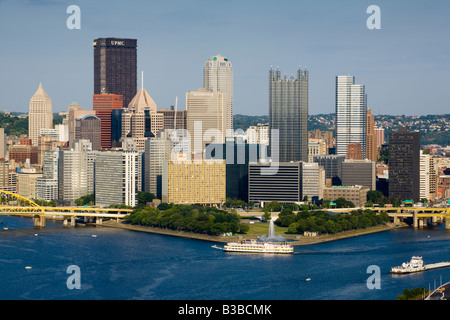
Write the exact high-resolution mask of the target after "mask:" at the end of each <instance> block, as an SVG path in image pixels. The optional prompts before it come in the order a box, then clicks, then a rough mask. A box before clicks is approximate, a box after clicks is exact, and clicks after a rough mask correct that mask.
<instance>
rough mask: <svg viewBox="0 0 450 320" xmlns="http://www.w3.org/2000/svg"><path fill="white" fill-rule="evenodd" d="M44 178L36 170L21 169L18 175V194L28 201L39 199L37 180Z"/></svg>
mask: <svg viewBox="0 0 450 320" xmlns="http://www.w3.org/2000/svg"><path fill="white" fill-rule="evenodd" d="M39 178H42V173H37V172H36V170H30V169H21V170H20V172H19V173H17V194H19V195H21V196H22V197H25V198H27V199H36V198H37V186H36V182H37V179H39Z"/></svg>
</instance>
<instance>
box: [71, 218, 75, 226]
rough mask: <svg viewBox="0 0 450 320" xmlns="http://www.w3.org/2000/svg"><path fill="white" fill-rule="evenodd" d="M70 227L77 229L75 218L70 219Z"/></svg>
mask: <svg viewBox="0 0 450 320" xmlns="http://www.w3.org/2000/svg"><path fill="white" fill-rule="evenodd" d="M70 226H71V227H75V216H71V217H70Z"/></svg>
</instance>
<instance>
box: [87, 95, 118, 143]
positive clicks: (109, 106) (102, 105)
mask: <svg viewBox="0 0 450 320" xmlns="http://www.w3.org/2000/svg"><path fill="white" fill-rule="evenodd" d="M122 107H123V97H122V95H117V94H94V96H93V109H94V111H95V114H96V116H97V117H99V118H100V120H101V148H102V149H111V147H112V132H111V126H112V125H111V118H112V111H113V110H120V109H122Z"/></svg>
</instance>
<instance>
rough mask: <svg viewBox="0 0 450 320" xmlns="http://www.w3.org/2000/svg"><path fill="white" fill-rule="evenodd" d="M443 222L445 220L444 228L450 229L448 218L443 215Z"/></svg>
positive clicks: (449, 219)
mask: <svg viewBox="0 0 450 320" xmlns="http://www.w3.org/2000/svg"><path fill="white" fill-rule="evenodd" d="M444 222H445V230H450V218H449V217H445V218H444Z"/></svg>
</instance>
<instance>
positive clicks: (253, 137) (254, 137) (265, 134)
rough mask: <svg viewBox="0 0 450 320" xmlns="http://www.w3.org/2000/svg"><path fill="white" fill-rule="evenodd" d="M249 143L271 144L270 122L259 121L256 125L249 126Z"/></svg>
mask: <svg viewBox="0 0 450 320" xmlns="http://www.w3.org/2000/svg"><path fill="white" fill-rule="evenodd" d="M246 133H247V143H248V144H264V145H266V146H269V124H268V123H258V124H257V125H256V126H250V127H248V129H247V131H246Z"/></svg>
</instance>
